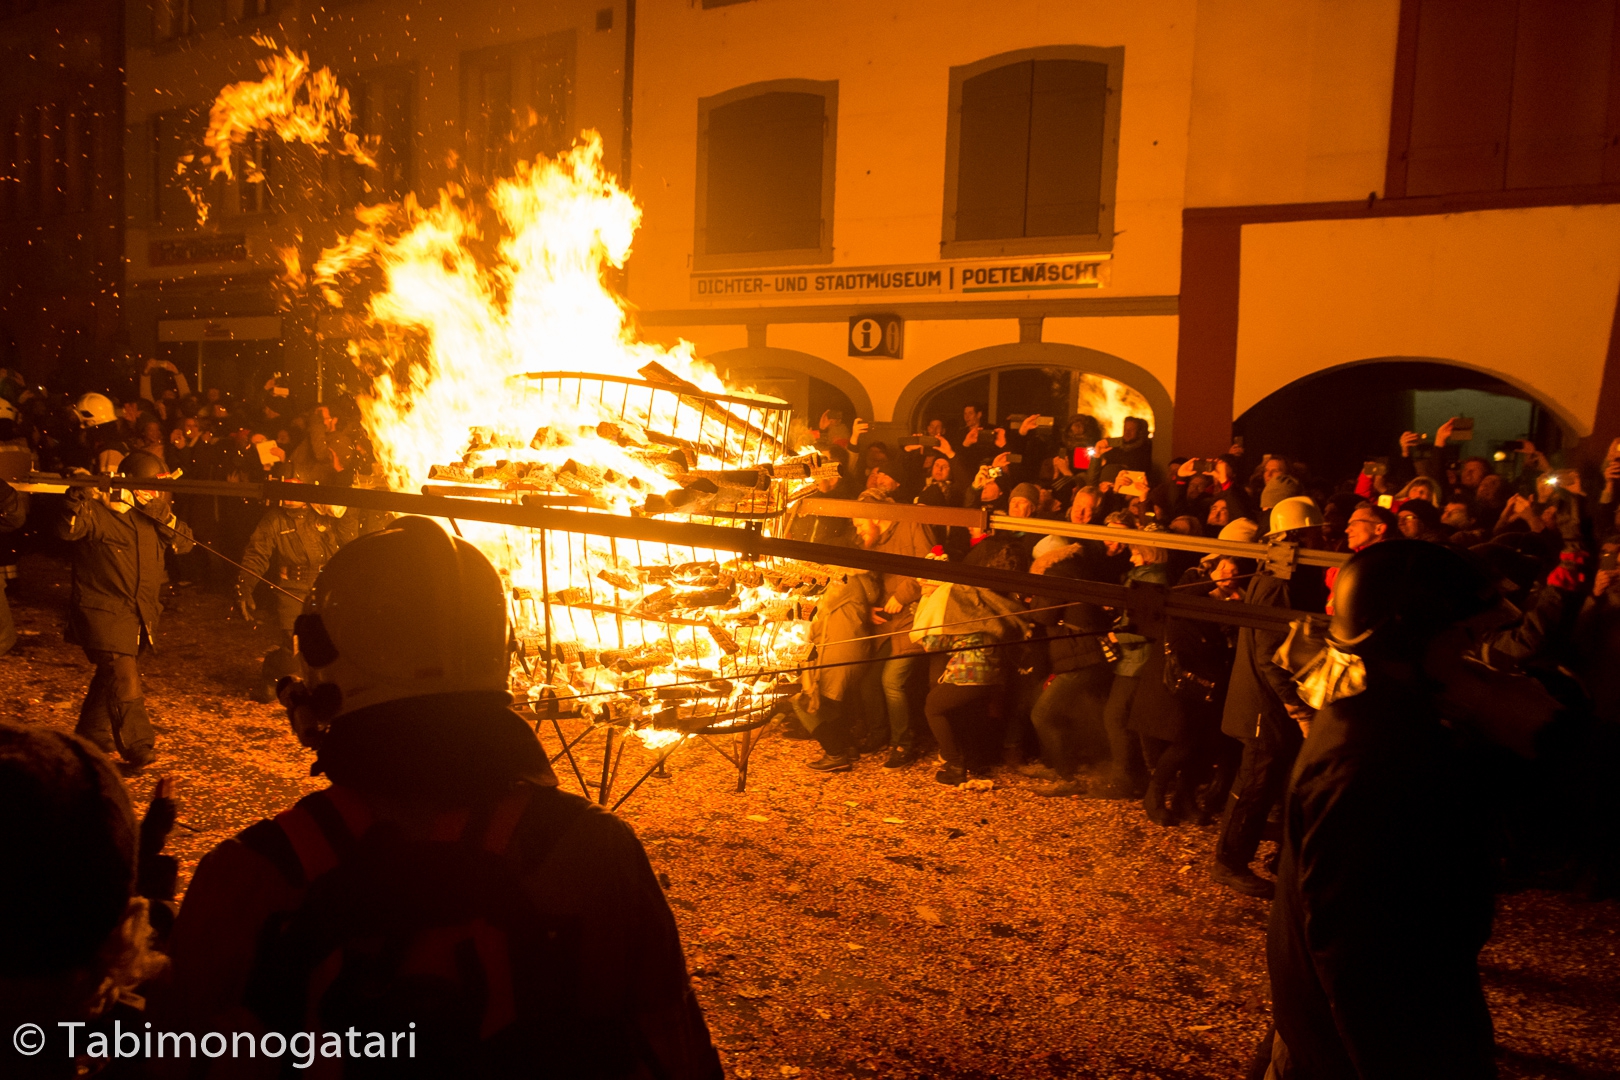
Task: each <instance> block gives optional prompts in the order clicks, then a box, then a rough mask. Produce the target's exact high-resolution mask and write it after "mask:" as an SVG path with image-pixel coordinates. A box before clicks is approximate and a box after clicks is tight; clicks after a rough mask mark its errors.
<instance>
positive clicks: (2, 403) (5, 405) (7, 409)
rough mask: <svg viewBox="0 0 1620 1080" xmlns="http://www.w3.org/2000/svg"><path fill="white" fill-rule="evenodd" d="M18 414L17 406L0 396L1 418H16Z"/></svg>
mask: <svg viewBox="0 0 1620 1080" xmlns="http://www.w3.org/2000/svg"><path fill="white" fill-rule="evenodd" d="M17 416H18V413H17V406H15V405H13V404H12V403H11V402H10V401H8V400H7V399H5V398H3V397H0V420H15V419H17Z"/></svg>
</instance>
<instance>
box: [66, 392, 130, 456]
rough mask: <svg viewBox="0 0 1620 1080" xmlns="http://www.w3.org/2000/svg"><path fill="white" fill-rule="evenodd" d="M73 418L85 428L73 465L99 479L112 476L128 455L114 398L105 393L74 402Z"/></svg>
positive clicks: (87, 395)
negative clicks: (93, 474) (114, 406)
mask: <svg viewBox="0 0 1620 1080" xmlns="http://www.w3.org/2000/svg"><path fill="white" fill-rule="evenodd" d="M73 415H74V416H77V417H78V418H79V424H80V425H81V426H82V430H81V432H80V434H79V446H78V452H77V457H76V460H75V461H74V464H75V465H79V466H82V467H83V468H85V469H87V470H89V471H90V472H93V473H95V474H96V475H97V476H112V475H113V474H114V473H116V472H117V471H118V465H119V463H120V462H121V461H123V460H124V455H126V454H128V453H129V443H128V442H127V441H126V440H125V438H124V433H123V432H122V431H121V430H120V429H119V426H118V410H116V409H115V408H113V403H112V399H111V398H109V397H108V396H107V395H106V394H85V395H84V396H82V397H80V398H79V400H78V401H76V402H75V403H74V405H73Z"/></svg>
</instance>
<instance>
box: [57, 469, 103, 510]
mask: <svg viewBox="0 0 1620 1080" xmlns="http://www.w3.org/2000/svg"><path fill="white" fill-rule="evenodd" d="M75 472H76V473H79V474H82V475H86V476H88V475H89V474H88V473H85V472H84V471H83V470H82V469H80V470H75ZM95 490H96V489H95V488H91V487H70V488H68V489H67V492H66V493H65V494H63V496H62V498H63V500H64V502H65V503H66V505H67V512H68V516H70V517H71V516H72V515H74V514H77V513H78V512H79V511H81V510H83V509H84V507H85V504H86V503H88V502H89V501H90V500H91V499H93V498H95Z"/></svg>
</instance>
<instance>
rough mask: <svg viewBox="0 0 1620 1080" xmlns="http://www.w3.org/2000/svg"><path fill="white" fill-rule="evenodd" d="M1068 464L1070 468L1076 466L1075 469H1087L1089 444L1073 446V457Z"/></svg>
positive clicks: (1089, 461) (1089, 462) (1089, 460)
mask: <svg viewBox="0 0 1620 1080" xmlns="http://www.w3.org/2000/svg"><path fill="white" fill-rule="evenodd" d="M1070 466H1071V467H1072V468H1076V469H1089V468H1091V447H1089V446H1077V447H1075V448H1074V458H1073V460H1072V461H1071V462H1070Z"/></svg>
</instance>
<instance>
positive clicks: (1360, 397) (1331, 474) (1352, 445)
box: [1232, 357, 1575, 479]
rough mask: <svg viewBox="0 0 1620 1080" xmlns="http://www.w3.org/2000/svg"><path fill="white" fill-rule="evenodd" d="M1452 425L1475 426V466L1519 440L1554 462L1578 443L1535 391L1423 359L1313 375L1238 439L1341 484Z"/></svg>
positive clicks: (1468, 450) (1260, 409)
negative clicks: (1467, 421) (1463, 419)
mask: <svg viewBox="0 0 1620 1080" xmlns="http://www.w3.org/2000/svg"><path fill="white" fill-rule="evenodd" d="M1452 416H1468V417H1472V418H1473V420H1474V437H1473V438H1472V439H1471V440H1469V441H1468V443H1467V445H1466V447H1463V446H1459V452H1460V453H1462V454H1463V455H1464V456H1469V457H1476V456H1477V457H1483V458H1486V459H1487V460H1490V459H1492V458H1493V457H1494V456H1495V454H1497V453H1499V452H1503V453H1505V444H1507V443H1508V442H1510V441H1514V440H1518V439H1530V440H1532V441H1533V442H1534V443H1535V444H1536V448H1537V449H1539V450H1542V451H1544V452H1546V453H1549V454H1550V453H1554V452H1556V451H1558V450H1560V449H1562V448H1563V447H1564V446H1567V445H1573V443H1574V439H1575V434H1574V431H1573V429H1572V428H1571V427H1570V425H1569V424H1568V423H1567V422H1566V421H1565V420H1564V419H1563V418H1561V417H1560V416H1558V415H1557V414H1556V413H1555V412H1554V411H1553V410H1552V409H1551V408H1549V407H1548V406H1547V405H1546V404H1545V403H1543V402H1541V401H1539V400H1538V399H1537V398H1536V397H1535V396H1534V395H1532V394H1531V393H1529V392H1528V391H1526V390H1524V389H1521V388H1520V387H1517V386H1514V385H1513V384H1511V383H1508V382H1505V381H1504V380H1502V379H1500V378H1498V377H1497V376H1495V375H1490V374H1487V373H1485V372H1483V371H1477V370H1475V369H1473V368H1469V367H1464V366H1462V365H1461V364H1457V363H1453V362H1449V361H1444V360H1433V359H1426V358H1416V357H1381V358H1376V359H1371V360H1358V361H1356V362H1354V363H1351V364H1345V365H1342V366H1340V367H1336V368H1330V369H1328V370H1327V371H1321V372H1317V373H1315V374H1313V375H1307V376H1306V377H1305V378H1302V379H1297V380H1295V381H1294V382H1291V383H1289V384H1288V385H1286V386H1284V387H1282V388H1280V389H1278V390H1275V391H1273V392H1272V393H1271V394H1269V395H1267V396H1266V397H1264V398H1261V399H1260V400H1259V401H1257V402H1255V403H1254V404H1253V405H1252V406H1250V407H1249V409H1248V410H1247V411H1246V412H1244V413H1243V415H1242V416H1239V417H1238V418H1237V420H1236V421H1235V422H1234V423H1233V425H1232V429H1233V431H1234V432H1235V433H1236V434H1237V435H1238V436H1240V437H1242V438H1243V440H1244V445H1245V446H1246V447H1248V449H1249V451H1250V452H1251V453H1260V454H1267V453H1270V454H1286V455H1288V456H1290V457H1295V458H1298V459H1300V460H1303V461H1305V462H1306V463H1307V464H1309V465H1310V467H1311V471H1312V472H1313V473H1315V474H1316V475H1317V476H1320V477H1324V478H1329V479H1337V478H1341V477H1345V476H1353V475H1355V474H1356V473H1357V472H1358V471H1359V470H1360V468H1361V466H1362V464H1363V462H1366V461H1368V460H1370V459H1373V458H1379V457H1390V456H1394V455H1398V454H1399V453H1400V437H1401V433H1402V432H1403V431H1416V432H1419V433H1421V434H1423V435H1425V436H1427V438H1428V440H1430V441H1432V440H1433V438H1434V433H1435V429H1436V428H1438V427H1439V426H1440V425H1441V424H1442V423H1444V422H1445V421H1446V420H1447V419H1448V418H1450V417H1452ZM1504 460H1506V459H1504Z"/></svg>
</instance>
